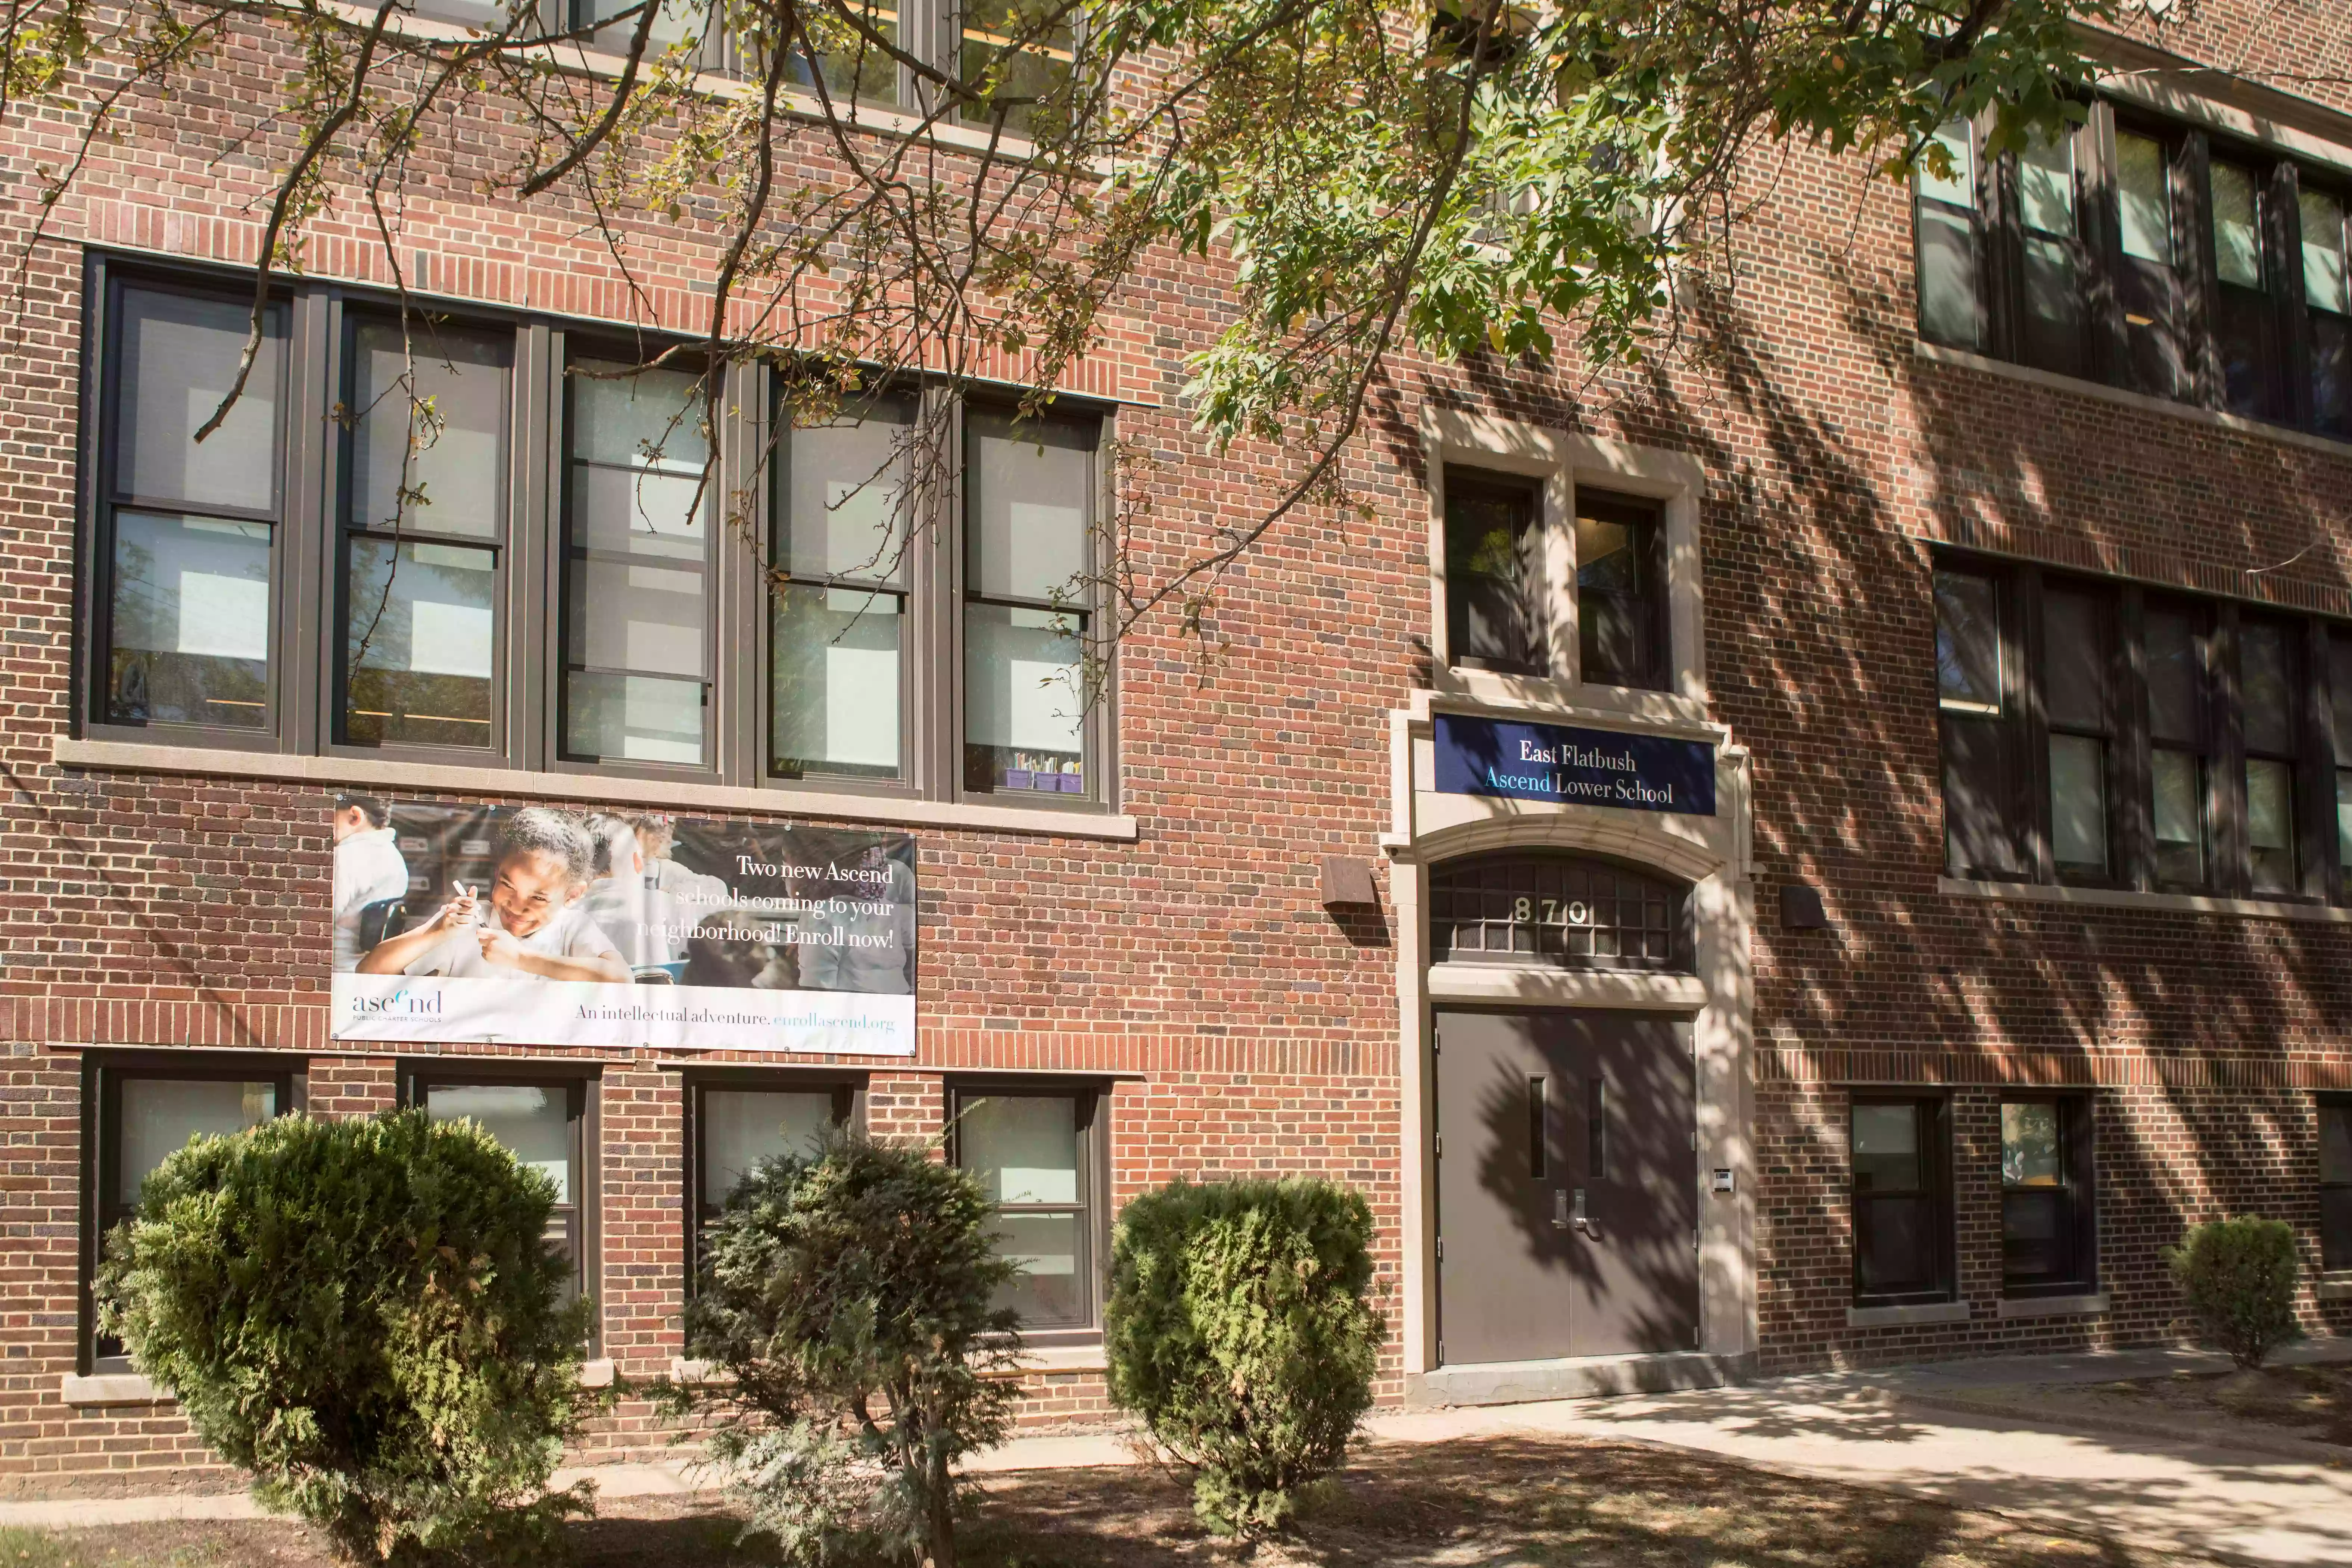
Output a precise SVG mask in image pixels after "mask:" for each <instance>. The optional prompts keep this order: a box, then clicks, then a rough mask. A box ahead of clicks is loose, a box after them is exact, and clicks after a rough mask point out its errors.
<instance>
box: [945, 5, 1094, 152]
mask: <svg viewBox="0 0 2352 1568" xmlns="http://www.w3.org/2000/svg"><path fill="white" fill-rule="evenodd" d="M1075 15H1076V7H1075V6H1073V5H1069V4H1067V3H1066V0H964V8H963V10H962V13H961V17H960V20H959V30H960V34H961V37H960V45H959V47H960V48H961V56H960V58H959V62H958V64H959V68H960V69H961V73H962V79H963V80H964V81H965V82H967V83H969V84H970V85H971V86H973V87H975V88H983V89H985V90H986V92H987V95H988V96H987V100H986V101H985V102H982V103H978V104H971V105H968V106H966V108H965V109H964V110H963V118H964V119H965V120H966V121H970V122H971V123H973V124H978V125H992V124H1002V125H1003V129H1004V131H1005V132H1007V133H1009V134H1011V135H1014V136H1027V135H1029V134H1030V133H1031V132H1034V131H1035V130H1036V129H1037V128H1038V126H1039V123H1040V116H1041V115H1044V116H1063V117H1066V115H1067V114H1068V112H1069V110H1068V107H1067V104H1068V94H1069V88H1070V79H1071V72H1072V70H1073V68H1075V66H1076V60H1077V54H1076V49H1077V44H1076V33H1075V32H1074V31H1073V30H1072V28H1071V25H1070V23H1071V18H1072V17H1073V16H1075Z"/></svg>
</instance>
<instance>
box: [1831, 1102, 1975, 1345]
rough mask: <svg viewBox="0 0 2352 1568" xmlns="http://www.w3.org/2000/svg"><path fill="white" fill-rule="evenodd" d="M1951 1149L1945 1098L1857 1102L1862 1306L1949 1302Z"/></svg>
mask: <svg viewBox="0 0 2352 1568" xmlns="http://www.w3.org/2000/svg"><path fill="white" fill-rule="evenodd" d="M1948 1144H1949V1136H1948V1131H1947V1118H1946V1114H1945V1108H1944V1101H1943V1100H1942V1099H1940V1098H1934V1099H1930V1098H1924V1097H1906V1098H1902V1099H1894V1098H1887V1099H1880V1098H1876V1097H1872V1098H1868V1099H1865V1098H1862V1097H1859V1096H1857V1097H1856V1098H1855V1100H1854V1101H1853V1291H1854V1300H1856V1301H1857V1302H1859V1303H1862V1304H1864V1305H1871V1306H1898V1305H1902V1304H1904V1303H1906V1302H1916V1301H1940V1300H1950V1299H1951V1295H1952V1265H1951V1252H1952V1242H1951V1184H1950V1182H1949V1179H1948V1171H1949V1163H1948V1155H1947V1150H1948Z"/></svg>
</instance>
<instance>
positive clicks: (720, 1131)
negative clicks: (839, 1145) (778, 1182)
mask: <svg viewBox="0 0 2352 1568" xmlns="http://www.w3.org/2000/svg"><path fill="white" fill-rule="evenodd" d="M832 1125H833V1095H832V1093H831V1092H830V1091H823V1092H818V1093H814V1094H812V1093H807V1092H798V1093H794V1092H789V1091H776V1090H769V1089H704V1090H703V1091H702V1117H701V1121H699V1122H698V1124H697V1125H696V1127H695V1138H696V1141H697V1142H698V1143H700V1145H701V1149H702V1172H701V1178H702V1205H703V1207H704V1208H706V1209H713V1210H715V1209H717V1208H719V1206H720V1205H723V1204H725V1203H726V1201H727V1196H728V1194H730V1193H732V1192H733V1191H734V1190H735V1188H736V1186H737V1184H739V1183H740V1182H741V1181H742V1179H743V1178H744V1177H745V1176H746V1175H748V1174H750V1173H751V1171H752V1170H753V1169H754V1168H756V1167H757V1166H759V1165H760V1164H761V1163H763V1162H766V1161H769V1160H774V1159H780V1158H782V1157H783V1156H784V1155H787V1154H797V1155H802V1156H803V1157H806V1156H813V1155H814V1154H815V1153H816V1152H818V1150H820V1149H821V1148H822V1147H823V1146H824V1134H825V1131H826V1130H827V1129H828V1128H830V1127H832Z"/></svg>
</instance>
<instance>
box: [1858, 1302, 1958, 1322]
mask: <svg viewBox="0 0 2352 1568" xmlns="http://www.w3.org/2000/svg"><path fill="white" fill-rule="evenodd" d="M1967 1321H1969V1304H1968V1303H1967V1302H1966V1301H1919V1302H1916V1303H1914V1304H1912V1305H1910V1306H1905V1307H1848V1308H1847V1309H1846V1310H1845V1326H1846V1327H1847V1328H1849V1329H1897V1328H1910V1327H1914V1326H1916V1325H1918V1324H1922V1323H1965V1322H1967Z"/></svg>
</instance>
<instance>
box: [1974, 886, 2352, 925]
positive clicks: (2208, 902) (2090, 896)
mask: <svg viewBox="0 0 2352 1568" xmlns="http://www.w3.org/2000/svg"><path fill="white" fill-rule="evenodd" d="M1936 890H1937V892H1939V893H1943V894H1946V895H1948V896H1949V897H1952V898H1956V899H1997V900H2013V901H2015V902H2019V903H2030V904H2075V905H2079V906H2081V907H2083V908H2084V909H2101V910H2141V911H2143V912H2146V913H2148V914H2168V915H2226V916H2229V917H2231V918H2232V919H2236V920H2263V921H2315V922H2316V923H2319V924H2322V925H2352V909H2339V908H2337V907H2336V906H2335V905H2333V904H2303V903H2284V902H2278V901H2273V900H2268V899H2221V898H2213V897H2210V896H2208V895H2207V894H2204V893H2144V892H2141V891H2139V890H2138V889H2136V888H2071V887H2067V886H2064V885H2063V884H2059V883H2051V882H1979V881H1971V880H1968V879H1962V878H1958V877H1937V879H1936Z"/></svg>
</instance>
